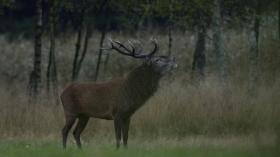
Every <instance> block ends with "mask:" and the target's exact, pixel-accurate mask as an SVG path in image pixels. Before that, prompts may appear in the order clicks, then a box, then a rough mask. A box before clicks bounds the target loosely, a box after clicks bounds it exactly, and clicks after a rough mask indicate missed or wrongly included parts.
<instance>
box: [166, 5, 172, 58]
mask: <svg viewBox="0 0 280 157" xmlns="http://www.w3.org/2000/svg"><path fill="white" fill-rule="evenodd" d="M172 28H173V1H172V0H169V25H168V53H167V55H168V56H170V55H171V53H172V41H173V38H172Z"/></svg>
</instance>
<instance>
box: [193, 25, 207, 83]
mask: <svg viewBox="0 0 280 157" xmlns="http://www.w3.org/2000/svg"><path fill="white" fill-rule="evenodd" d="M205 38H206V28H205V27H204V26H203V25H201V26H199V27H198V30H197V41H196V45H195V51H194V55H193V62H192V78H193V79H195V80H196V81H197V82H198V83H200V82H201V81H202V80H203V79H204V69H205V65H206V57H205Z"/></svg>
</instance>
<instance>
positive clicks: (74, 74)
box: [72, 0, 86, 81]
mask: <svg viewBox="0 0 280 157" xmlns="http://www.w3.org/2000/svg"><path fill="white" fill-rule="evenodd" d="M85 1H86V0H83V1H81V3H82V4H81V11H80V12H78V14H79V19H80V20H79V25H78V33H77V41H76V49H75V55H74V59H73V68H72V81H75V80H76V79H77V78H78V63H79V57H80V49H81V43H82V35H83V29H84V19H85V13H86V4H85Z"/></svg>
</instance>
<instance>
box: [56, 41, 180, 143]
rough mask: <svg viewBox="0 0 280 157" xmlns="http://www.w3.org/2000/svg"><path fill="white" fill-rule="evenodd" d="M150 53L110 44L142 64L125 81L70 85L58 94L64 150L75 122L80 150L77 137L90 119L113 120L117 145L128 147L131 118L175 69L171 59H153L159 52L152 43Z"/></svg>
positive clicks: (155, 44) (173, 61) (118, 43)
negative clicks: (166, 75)
mask: <svg viewBox="0 0 280 157" xmlns="http://www.w3.org/2000/svg"><path fill="white" fill-rule="evenodd" d="M153 43H154V46H155V47H154V49H153V51H152V52H151V53H147V54H143V53H136V52H135V47H134V46H133V45H132V44H131V43H130V42H129V46H130V47H128V46H126V45H125V44H122V43H120V42H117V41H112V40H111V41H110V45H111V47H110V49H111V50H116V51H117V52H119V53H120V54H122V55H126V56H130V57H133V58H137V59H141V60H143V64H142V65H141V66H139V67H137V68H135V69H134V70H133V71H131V72H130V73H129V74H128V75H127V76H126V77H125V78H119V79H113V80H111V81H108V82H104V83H72V84H71V85H69V86H68V87H66V88H65V89H64V91H63V92H62V94H61V101H62V104H63V109H64V114H65V119H66V124H65V126H64V128H63V129H62V137H63V148H66V141H67V135H68V132H69V130H70V129H71V127H72V126H73V124H74V123H75V120H76V119H78V123H77V126H76V128H75V130H74V132H73V135H74V138H75V140H76V143H77V146H78V147H79V148H81V141H80V135H81V133H82V131H83V130H84V128H85V127H86V125H87V122H88V120H89V118H90V117H94V118H101V119H107V120H114V127H115V136H116V146H117V148H119V146H120V141H121V138H123V144H124V146H125V147H127V139H128V129H129V123H130V118H131V116H132V115H133V114H134V112H135V111H136V110H137V109H139V108H140V107H141V106H142V105H143V104H144V103H145V102H146V100H148V99H149V98H150V97H151V96H152V95H153V94H154V93H155V91H156V90H157V87H158V83H159V80H160V78H161V77H162V76H163V74H164V73H166V72H167V71H170V70H171V69H173V68H174V66H176V64H175V60H174V58H171V57H167V56H155V55H154V54H155V53H156V52H157V50H158V46H157V43H156V42H155V41H153Z"/></svg>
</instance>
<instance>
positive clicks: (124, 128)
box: [122, 118, 130, 148]
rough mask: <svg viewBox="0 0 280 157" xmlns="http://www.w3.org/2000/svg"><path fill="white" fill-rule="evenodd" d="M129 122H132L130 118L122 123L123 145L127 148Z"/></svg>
mask: <svg viewBox="0 0 280 157" xmlns="http://www.w3.org/2000/svg"><path fill="white" fill-rule="evenodd" d="M129 124H130V118H128V119H125V120H124V121H123V125H122V136H123V145H124V147H125V148H127V140H128V130H129Z"/></svg>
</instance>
